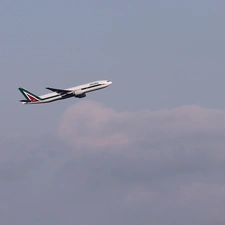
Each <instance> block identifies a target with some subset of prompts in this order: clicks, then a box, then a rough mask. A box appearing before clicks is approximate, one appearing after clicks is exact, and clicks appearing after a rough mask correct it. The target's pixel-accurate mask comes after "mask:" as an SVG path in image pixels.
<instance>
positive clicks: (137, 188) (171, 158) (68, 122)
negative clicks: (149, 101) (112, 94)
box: [0, 100, 225, 225]
mask: <svg viewBox="0 0 225 225" xmlns="http://www.w3.org/2000/svg"><path fill="white" fill-rule="evenodd" d="M22 139H23V137H21V138H20V139H19V140H17V139H15V140H14V142H11V143H9V142H8V143H7V144H2V145H1V149H2V150H1V159H2V160H0V169H1V170H0V186H1V192H0V199H1V201H0V209H1V210H0V221H1V222H2V224H7V225H8V224H9V225H11V224H15V223H16V224H19V225H20V224H23V225H26V224H37V225H39V224H48V225H53V224H69V225H70V224H71V225H72V224H75V223H76V224H81V225H83V224H84V225H85V224H96V225H103V224H104V225H105V224H109V225H111V224H118V225H124V224H130V225H136V224H138V225H139V224H142V225H151V224H159V225H180V224H182V225H190V224H192V225H211V224H214V225H221V224H224V223H225V215H224V212H225V179H224V169H225V150H224V149H225V111H223V110H216V109H206V108H202V107H200V106H196V105H191V106H181V107H177V108H174V109H161V110H157V111H152V110H148V109H146V110H140V111H137V112H119V111H116V110H114V109H112V108H110V107H107V106H105V105H103V104H100V103H98V102H94V101H88V100H82V101H80V102H79V103H77V104H74V105H72V106H70V107H69V108H68V109H67V110H66V111H65V112H64V114H63V115H62V117H61V119H60V122H59V128H58V131H57V136H56V137H54V138H52V137H38V138H37V137H35V138H34V139H33V140H29V142H27V140H26V141H25V140H22ZM15 153H16V157H15ZM17 156H18V157H17ZM12 215H13V216H12Z"/></svg>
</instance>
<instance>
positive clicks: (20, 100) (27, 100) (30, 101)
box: [20, 100, 31, 102]
mask: <svg viewBox="0 0 225 225" xmlns="http://www.w3.org/2000/svg"><path fill="white" fill-rule="evenodd" d="M20 102H31V101H30V100H20Z"/></svg>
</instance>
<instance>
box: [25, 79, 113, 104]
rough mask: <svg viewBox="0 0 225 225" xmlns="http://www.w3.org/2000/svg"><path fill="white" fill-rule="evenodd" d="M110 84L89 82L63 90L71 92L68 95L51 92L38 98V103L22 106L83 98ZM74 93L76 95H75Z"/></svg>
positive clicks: (103, 81)
mask: <svg viewBox="0 0 225 225" xmlns="http://www.w3.org/2000/svg"><path fill="white" fill-rule="evenodd" d="M111 84H112V82H111V81H109V80H99V81H95V82H91V83H87V84H83V85H79V86H75V87H71V88H67V89H65V90H67V91H71V92H70V93H69V94H59V93H56V92H52V93H48V94H45V95H41V96H38V97H39V98H40V101H38V102H26V103H23V104H40V103H48V102H52V101H57V100H62V99H66V98H70V97H78V98H81V97H82V95H83V97H85V96H86V93H88V92H92V91H97V90H100V89H102V88H106V87H108V86H109V85H111ZM76 93H77V95H76ZM80 96H81V97H80Z"/></svg>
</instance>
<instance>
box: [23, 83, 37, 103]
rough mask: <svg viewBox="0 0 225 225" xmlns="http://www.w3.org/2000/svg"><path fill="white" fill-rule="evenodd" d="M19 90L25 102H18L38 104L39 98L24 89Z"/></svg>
mask: <svg viewBox="0 0 225 225" xmlns="http://www.w3.org/2000/svg"><path fill="white" fill-rule="evenodd" d="M19 90H20V92H21V93H22V94H23V96H24V97H25V98H26V100H20V102H22V103H28V102H39V101H40V100H41V98H40V97H39V96H37V95H35V94H33V93H31V92H29V91H27V90H25V89H24V88H21V87H20V88H19Z"/></svg>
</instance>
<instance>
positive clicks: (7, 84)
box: [0, 0, 225, 224]
mask: <svg viewBox="0 0 225 225" xmlns="http://www.w3.org/2000/svg"><path fill="white" fill-rule="evenodd" d="M224 8H225V2H224V1H219V0H214V1H209V0H204V1H203V0H195V1H194V0H189V1H178V0H171V1H147V0H146V1H145V0H142V1H134V0H129V1H128V0H120V1H117V0H114V1H102V0H101V1H100V0H96V1H90V0H87V1H80V0H78V1H69V0H67V1H58V0H54V1H53V0H45V1H42V0H40V1H25V0H21V1H13V0H7V1H6V0H5V1H4V0H3V1H1V3H0V27H1V35H0V50H1V51H0V72H1V76H0V82H1V88H0V101H1V105H2V107H1V117H0V123H1V128H0V129H1V134H2V135H1V137H0V142H1V144H2V149H4V151H2V153H0V154H1V156H0V157H2V158H5V157H6V156H5V155H4V154H5V149H11V150H12V149H14V150H12V152H11V151H10V150H9V152H11V153H10V154H9V155H10V156H7V157H6V161H4V162H2V163H3V164H4V165H5V163H6V164H7V163H8V162H10V160H11V158H10V157H13V154H15V152H14V151H15V149H17V150H18V151H19V152H20V150H21V149H20V148H25V149H28V152H29V147H28V143H29V141H28V140H30V139H31V140H32V138H35V140H36V139H37V140H39V139H40V140H42V139H43V138H44V141H43V142H44V143H45V141H46V139H47V141H46V142H47V143H46V146H48V149H51V152H54V149H56V146H58V144H57V143H59V142H60V143H61V142H62V143H63V144H62V143H61V145H62V146H63V148H64V149H65V151H67V150H68V151H69V152H70V151H72V152H73V150H71V149H70V148H72V149H73V148H74V144H72V147H71V146H70V147H68V146H67V144H68V143H70V142H71V141H68V140H66V141H62V140H61V139H60V138H59V135H58V130H59V128H60V127H61V126H62V123H64V122H62V121H64V120H65V115H66V112H67V110H68V111H69V112H73V114H72V115H71V121H74V120H75V121H79V120H82V123H85V122H84V121H85V119H87V118H89V119H90V118H92V119H94V117H93V116H92V115H91V114H92V113H93V115H96V116H99V115H101V116H100V117H104V115H111V111H110V110H113V111H114V113H116V114H118V115H117V116H115V117H112V118H113V119H110V117H107V116H106V120H107V121H108V123H106V124H108V125H110V126H113V124H117V127H116V128H115V126H116V125H115V126H113V128H112V127H111V128H110V127H107V128H104V129H105V132H106V133H107V134H108V132H109V133H110V132H111V131H112V130H114V129H115V130H116V131H117V132H116V133H115V134H114V133H113V135H112V137H111V136H110V135H109V138H112V140H114V141H116V140H117V141H118V142H119V143H120V141H122V143H123V141H124V140H127V139H126V138H128V140H129V138H130V136H129V135H128V136H127V132H128V130H129V129H128V127H132V128H133V129H135V128H136V129H137V130H138V129H140V130H142V129H141V128H140V127H139V125H138V124H139V123H141V124H143V126H144V128H143V131H142V132H145V131H144V130H147V131H146V132H150V133H151V132H153V131H149V130H148V129H149V128H148V125H146V126H147V127H145V123H144V122H141V121H139V119H138V118H137V115H136V114H135V112H142V110H144V111H145V110H147V112H149V113H150V112H152V111H153V112H155V113H156V114H157V113H159V115H162V117H163V116H165V115H167V114H164V111H163V113H162V112H161V111H160V110H165V112H170V110H172V111H171V112H173V110H175V109H176V108H177V107H181V108H182V107H190V108H187V111H188V112H190V113H192V105H197V106H198V107H202V108H203V109H205V110H206V109H211V110H215V114H212V115H214V116H216V115H217V111H216V110H218V112H219V115H220V116H221V117H220V118H221V120H222V118H223V116H222V115H223V112H224V111H223V110H224V108H225V107H224V100H223V96H224V95H225V89H224V84H225V64H224V60H225V30H224V21H225V15H224ZM99 79H110V80H112V82H113V84H112V85H111V86H110V87H109V88H107V89H104V90H100V91H98V92H95V93H91V94H88V95H87V98H86V99H75V98H74V99H73V98H72V99H68V100H65V101H61V102H55V103H52V104H44V105H37V106H31V107H30V106H28V107H27V106H24V105H21V104H20V102H19V99H21V98H23V96H22V95H21V93H20V92H19V91H18V87H24V88H26V89H28V90H30V91H31V92H33V93H35V94H45V93H47V90H45V87H47V86H49V87H53V88H68V87H72V86H75V85H79V84H83V83H87V82H90V81H95V80H99ZM89 101H90V102H89ZM92 101H93V102H92ZM83 102H84V104H85V103H86V104H87V108H86V106H83V105H82V103H83ZM98 103H101V104H103V105H104V106H105V107H106V108H107V107H108V111H106V112H105V113H106V114H104V115H103V114H102V113H103V112H104V107H103V108H102V106H101V107H100V109H102V111H101V112H99V114H98V113H97V114H96V111H93V112H92V109H88V106H89V107H91V106H93V105H92V104H94V106H93V108H95V106H96V105H97V106H98ZM79 104H81V111H82V110H83V111H82V112H86V111H85V110H87V111H88V112H89V113H90V115H89V114H88V115H86V114H85V115H86V117H84V118H83V117H82V114H79V115H80V117H77V113H76V111H75V110H77V111H79V107H78V106H79ZM70 107H72V109H71V108H70ZM73 109H75V110H73ZM96 110H97V109H96ZM148 110H150V111H148ZM178 111H179V110H178ZM181 111H182V110H181ZM193 111H194V112H196V114H197V115H199V114H198V110H197V109H195V108H194V109H193ZM175 112H176V111H175ZM182 112H183V111H182ZM207 112H208V111H207ZM213 112H214V111H213ZM120 113H128V114H129V115H130V113H133V114H132V115H133V117H132V116H131V118H132V119H127V118H126V117H123V116H121V117H120ZM161 113H162V114H161ZM183 113H185V112H183ZM220 113H221V114H222V115H221V114H220ZM196 114H195V113H194V114H193V115H196ZM113 115H114V114H113ZM175 115H176V113H175ZM182 115H183V114H182ZM182 115H180V114H179V117H178V118H176V119H178V121H177V122H178V123H179V121H180V120H179V119H181V120H182V119H183V118H186V117H185V115H186V114H185V115H183V116H182ZM204 115H205V114H204V113H203V112H202V114H201V115H200V117H204ZM210 115H211V114H210ZM138 116H146V115H145V114H140V115H139V114H138ZM167 116H168V115H167ZM167 116H166V117H165V119H168V120H171V123H172V121H173V116H171V117H169V118H167ZM191 116H192V114H191ZM191 116H190V121H193V123H196V121H195V119H193V118H192V117H191ZM146 117H147V116H146ZM175 117H176V116H175ZM187 117H188V116H187ZM62 118H64V119H62ZM122 118H123V119H122ZM129 118H130V117H129ZM157 118H158V117H157ZM194 118H195V117H194ZM210 118H211V117H210ZM117 119H121V120H119V121H120V122H121V123H122V122H123V120H125V121H127V122H126V123H125V124H123V128H121V125H120V123H119V121H117ZM176 119H175V120H176ZM146 120H147V121H151V120H149V119H148V118H147V119H146ZM209 120H210V121H211V120H212V121H211V122H209V124H211V123H212V124H211V125H210V126H212V127H214V126H215V130H217V129H219V131H221V130H222V131H221V132H222V133H220V134H218V135H219V137H221V136H223V128H218V127H217V126H216V125H215V124H218V125H219V123H217V122H215V123H214V122H213V121H214V120H213V118H211V119H209ZM112 121H114V123H113V122H112ZM151 122H154V121H151ZM129 123H131V124H129ZM187 123H188V122H187ZM203 123H204V122H202V124H203ZM221 123H222V122H221ZM66 124H68V126H67V128H64V129H65V133H67V132H69V131H70V130H74V131H75V132H74V133H75V134H74V135H75V136H71V134H70V132H69V136H70V138H69V139H74V140H75V142H76V140H77V139H80V138H81V139H82V137H80V136H79V135H78V134H76V132H77V129H78V128H77V127H76V125H75V124H74V126H73V127H71V126H70V124H69V122H68V123H66ZM146 124H148V122H147V123H146ZM159 124H160V123H159ZM209 124H208V125H209ZM93 126H96V124H94V125H93ZM104 126H106V125H104ZM149 126H151V123H149ZM84 127H86V129H87V130H86V132H87V133H88V125H87V124H84ZM206 127H207V126H206ZM125 128H127V129H128V130H127V129H125ZM207 128H208V129H209V127H207ZM79 129H81V128H79ZM96 129H97V127H96ZM158 129H159V131H161V129H160V128H157V126H156V130H158ZM186 129H189V128H187V127H186ZM193 129H194V128H193ZM109 130H110V131H109ZM122 130H123V131H122ZM178 130H179V129H178ZM192 131H193V133H194V132H196V131H195V130H192ZM219 131H218V132H219ZM121 132H122V133H121ZM124 132H125V134H124ZM157 132H158V131H157ZM198 132H200V134H199V135H200V136H201V135H203V134H202V133H201V132H203V133H204V134H205V132H204V130H202V129H200V131H199V130H198ZM84 133H85V131H84ZM96 133H97V134H99V136H98V135H97V136H95V135H94V136H93V137H92V136H91V137H89V138H91V139H90V140H91V141H94V142H95V143H99V142H101V141H103V139H101V137H102V136H101V135H103V134H102V133H101V131H99V133H98V132H96ZM110 134H111V133H110ZM118 134H121V135H122V136H119V135H118ZM141 134H142V133H141V131H140V133H137V135H141ZM145 134H146V133H145ZM185 134H186V133H185ZM157 135H159V136H157ZM157 135H156V136H157V137H156V139H157V140H158V138H159V140H161V138H162V136H163V137H165V136H164V134H162V133H160V132H159V133H157ZM207 135H209V134H207ZM210 135H211V136H210ZM210 135H209V136H210V137H212V136H213V137H214V135H215V134H214V133H213V131H212V133H210ZM87 136H88V134H87ZM143 136H145V135H143ZM122 137H123V138H125V139H124V140H122ZM175 137H176V138H178V139H177V142H179V143H180V142H182V140H183V139H182V138H183V137H182V138H181V139H179V138H180V137H179V135H175ZM201 137H202V136H201ZM204 137H205V136H204ZM207 137H208V136H207ZM207 137H205V138H207ZM86 138H87V137H86ZM148 138H149V137H147V136H146V140H144V139H143V140H142V139H141V140H142V141H143V143H142V141H140V140H139V141H140V143H142V144H141V146H142V145H145V144H144V143H145V141H147V139H148ZM171 138H174V137H171ZM18 139H19V140H18ZM48 139H50V141H48ZM134 139H135V138H134ZM82 140H83V139H82ZM85 140H86V139H85ZM87 140H89V139H88V138H87ZM104 140H105V142H107V141H109V139H107V138H106V139H104ZM110 140H111V139H110ZM188 140H189V139H188ZM213 140H214V139H213ZM27 141H28V143H27ZM31 142H32V141H31ZM78 142H79V141H78ZM105 142H104V143H105ZM203 142H204V139H203V141H202V142H201V144H203ZM35 143H36V142H35ZM37 143H38V141H37ZM79 143H80V142H79ZM82 143H83V142H81V145H82ZM107 143H108V142H107ZM109 143H111V144H112V142H111V141H110V142H109ZM138 143H139V142H138ZM169 143H170V142H169ZM185 143H186V142H185ZM213 143H214V142H213ZM111 144H109V146H107V148H114V147H115V146H111ZM201 144H200V145H201ZM61 145H60V144H59V146H61ZM153 145H154V146H155V145H157V144H153ZM18 146H21V147H18ZM32 146H33V145H32ZM38 146H39V145H36V144H34V146H33V147H31V149H32V148H34V149H37V150H36V151H37V152H39V151H40V152H41V153H40V154H44V155H45V154H47V153H45V151H43V150H40V149H39V147H38ZM53 146H54V147H53ZM66 146H67V147H66ZM141 146H139V145H137V146H136V150H138V149H139V148H141ZM150 146H152V145H151V144H150ZM160 146H161V145H160ZM210 146H211V145H210ZM212 146H213V144H212ZM221 146H224V145H223V143H222V144H221ZM95 147H96V146H95ZM117 147H118V146H117ZM117 147H115V148H117ZM148 147H149V146H148ZM67 148H68V149H67ZM88 148H90V147H88V146H86V150H87V149H88ZM96 148H97V147H96ZM118 148H123V147H122V146H120V147H118ZM157 148H159V149H160V147H157ZM169 148H170V147H169ZM171 148H172V146H171ZM190 148H192V147H190ZM193 148H194V147H193ZM212 148H213V147H212ZM41 149H42V148H41ZM66 149H67V150H66ZM82 149H83V148H82ZM133 150H135V149H133ZM42 151H43V152H42ZM162 151H163V150H162ZM209 151H210V150H209ZM58 152H61V151H60V147H58V148H57V150H56V153H51V154H56V155H57V154H59V155H60V154H61V153H58ZM87 152H89V150H87ZM94 152H95V151H94ZM159 152H161V151H159ZM7 154H8V153H7ZM7 154H6V155H7ZM21 154H24V155H23V156H24V157H25V158H26V157H28V156H27V155H26V154H28V155H29V154H30V153H27V152H26V153H24V152H23V153H21ZM38 154H39V153H38ZM71 154H72V153H71ZM106 154H108V153H106ZM110 154H111V153H110ZM124 154H125V153H124ZM143 154H144V153H143ZM162 154H164V153H162ZM181 154H182V153H181ZM59 155H57V156H58V157H59ZM75 155H76V154H75ZM78 155H79V154H78ZM16 156H18V152H16ZM46 157H47V156H46ZM64 157H65V161H66V156H64ZM85 157H86V156H85ZM89 157H92V155H91V156H88V159H87V161H88V160H90V159H89ZM93 157H94V156H93ZM101 157H102V156H101ZM161 157H162V158H163V157H164V155H161ZM189 157H190V158H189V159H194V158H195V155H193V156H192V155H191V156H189ZM192 157H193V158H192ZM28 158H29V157H28ZM59 158H60V157H59ZM103 158H104V157H103ZM182 159H183V158H182ZM209 159H210V157H209ZM25 160H28V159H25ZM32 160H33V159H32ZM34 160H35V159H34ZM93 160H95V159H91V163H92V164H93V165H95V164H94V162H95V161H93ZM107 160H108V159H107ZM107 160H106V161H107ZM114 160H115V162H116V159H114ZM207 160H208V159H207ZM207 160H206V161H207ZM28 161H29V160H28ZM46 162H48V160H47V161H46ZM16 163H17V164H20V163H21V161H20V159H18V162H16ZM48 163H50V162H48ZM126 163H127V161H126ZM126 163H125V164H126ZM3 164H2V165H3ZM17 164H16V165H17ZM53 164H54V163H53ZM0 165H1V164H0ZM46 165H48V164H46ZM51 165H52V164H51V163H50V166H49V167H51ZM57 165H58V164H56V165H55V164H54V166H56V168H58V167H57ZM49 167H48V168H49ZM7 168H8V167H7ZM13 168H14V167H13ZM15 168H16V169H15V170H17V167H15ZM28 168H29V166H28ZM54 168H55V167H54ZM82 168H83V167H82ZM82 168H80V169H81V170H82ZM108 169H109V168H108ZM131 169H132V168H131ZM53 171H54V170H53ZM67 172H68V171H67ZM86 172H87V171H84V174H86ZM21 173H23V171H22V172H21ZM49 173H50V175H49V176H50V177H51V176H53V175H52V174H51V171H50V172H49ZM52 173H53V172H52ZM35 174H38V177H39V180H38V181H40V183H42V184H43V185H44V182H45V179H46V177H44V176H43V177H42V172H41V170H40V171H39V170H37V171H36V172H35ZM0 176H1V175H0ZM5 176H6V175H4V177H5ZM15 176H16V175H15ZM193 176H194V175H193ZM42 178H43V179H42ZM60 179H61V178H60ZM60 179H59V180H60ZM0 180H1V179H0ZM15 182H16V181H15ZM27 182H28V183H30V184H31V180H30V178H29V177H27ZM178 183H179V182H178ZM15 185H17V183H15ZM51 185H53V184H51ZM201 185H202V184H200V185H199V186H201ZM210 185H212V186H210ZM210 185H208V186H207V187H206V192H207V191H210V190H211V187H212V189H213V187H214V186H213V185H217V184H214V183H213V184H212V182H211V183H210ZM199 186H198V185H197V187H199ZM119 187H120V186H119ZM119 187H118V188H119ZM191 187H192V186H191ZM207 188H208V189H207ZM216 188H217V186H216ZM138 190H139V189H138ZM144 190H146V187H144ZM46 192H48V191H46ZM144 192H145V191H144ZM129 193H130V192H129ZM131 193H132V191H131ZM135 193H136V192H135ZM147 193H149V191H147ZM39 194H40V195H41V193H39ZM45 194H46V193H45V192H44V193H43V196H45ZM131 195H132V194H131ZM147 195H148V194H147ZM129 196H130V195H129ZM100 198H101V196H100ZM18 199H19V198H18ZM43 199H44V197H43ZM131 199H132V198H131ZM134 199H135V197H134ZM18 201H19V200H18ZM43 201H44V200H43ZM30 204H32V202H31V203H30ZM102 204H106V203H102ZM28 205H29V204H28ZM159 205H160V204H159ZM113 207H115V205H114V206H113ZM111 210H113V209H111ZM180 210H181V209H180ZM181 211H182V210H181ZM115 213H118V217H119V215H120V212H115ZM182 213H184V212H183V211H182ZM182 213H181V214H182ZM128 214H129V213H128ZM184 214H185V213H184ZM141 215H142V214H141ZM142 216H144V218H146V221H147V222H148V216H147V213H146V214H145V213H143V215H142ZM137 217H138V216H137ZM6 220H7V218H6ZM21 221H23V220H21ZM125 221H126V219H125ZM156 221H157V220H156ZM196 221H197V220H196ZM147 222H146V224H149V223H147ZM158 222H159V221H158ZM96 223H97V222H96ZM102 223H103V224H104V222H102ZM162 223H163V222H162ZM5 224H13V222H12V223H7V222H6V223H5ZM21 224H22V222H21ZM34 224H35V223H34ZM36 224H43V223H41V222H40V223H38V222H37V223H36ZM62 224H63V223H62ZM81 224H82V223H81ZM97 224H99V223H97ZM129 224H131V223H130V221H129ZM143 224H145V223H144V222H143ZM158 224H159V223H158ZM163 224H165V223H163ZM168 224H170V223H168ZM172 224H174V223H172ZM182 224H184V223H182ZM192 224H195V223H192ZM203 224H204V221H203ZM213 224H219V223H217V221H214V222H213Z"/></svg>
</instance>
